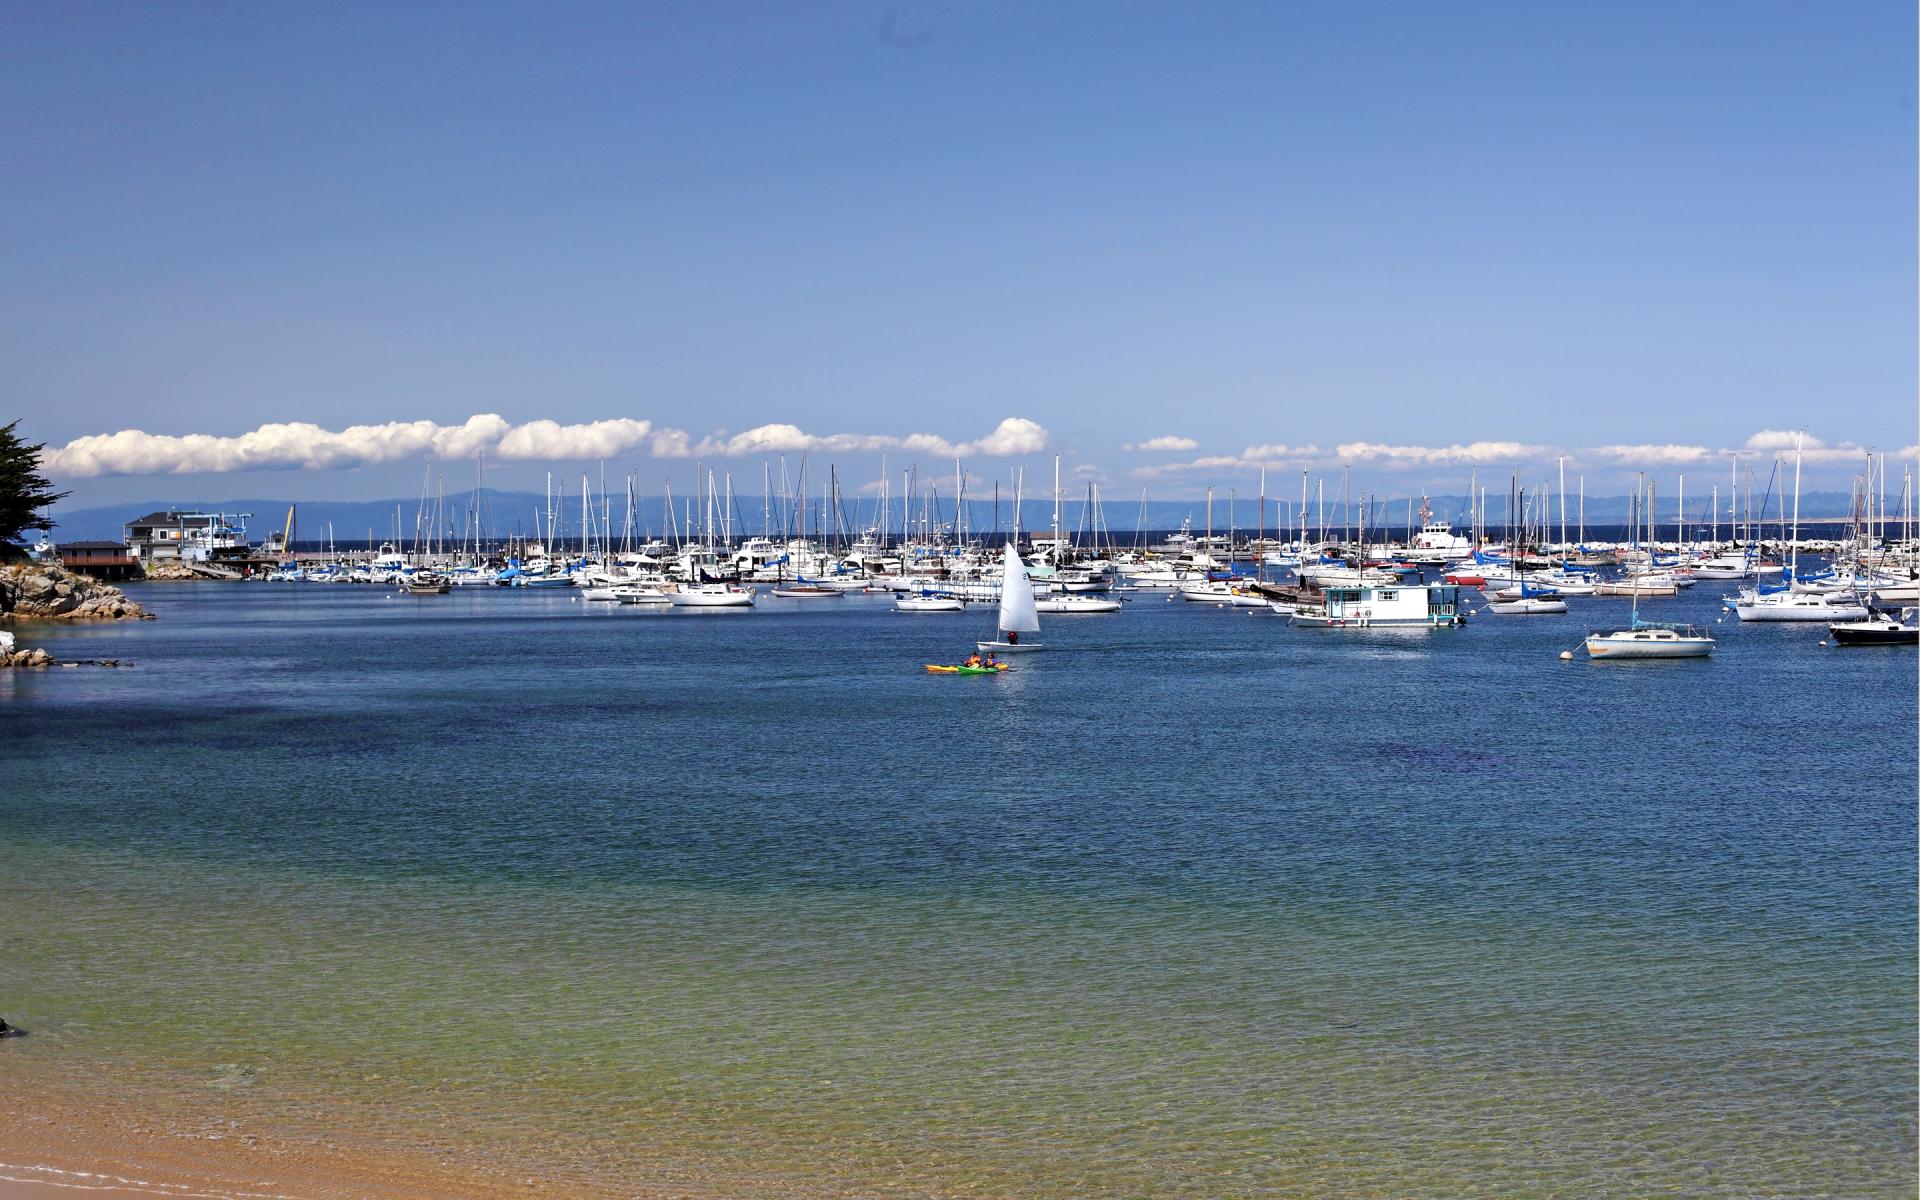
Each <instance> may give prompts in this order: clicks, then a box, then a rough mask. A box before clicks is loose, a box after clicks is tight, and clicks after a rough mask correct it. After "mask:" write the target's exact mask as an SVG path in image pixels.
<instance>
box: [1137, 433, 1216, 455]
mask: <svg viewBox="0 0 1920 1200" xmlns="http://www.w3.org/2000/svg"><path fill="white" fill-rule="evenodd" d="M1120 448H1121V449H1122V450H1126V451H1129V452H1136V453H1137V452H1145V453H1159V452H1164V451H1167V450H1198V449H1199V448H1200V443H1199V442H1196V441H1194V440H1193V439H1192V438H1190V437H1178V436H1175V435H1173V434H1168V435H1167V436H1166V437H1157V438H1148V439H1147V440H1146V441H1144V442H1128V443H1127V444H1126V445H1124V446H1122V447H1120Z"/></svg>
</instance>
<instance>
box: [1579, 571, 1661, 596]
mask: <svg viewBox="0 0 1920 1200" xmlns="http://www.w3.org/2000/svg"><path fill="white" fill-rule="evenodd" d="M1593 594H1594V595H1596V596H1632V597H1634V598H1635V599H1638V598H1640V597H1642V596H1677V595H1679V594H1680V584H1679V582H1678V581H1677V580H1675V579H1674V577H1673V575H1672V574H1670V573H1669V572H1666V571H1642V572H1641V573H1639V574H1637V575H1629V576H1627V577H1626V578H1624V579H1604V580H1601V581H1599V582H1597V583H1595V584H1594V585H1593Z"/></svg>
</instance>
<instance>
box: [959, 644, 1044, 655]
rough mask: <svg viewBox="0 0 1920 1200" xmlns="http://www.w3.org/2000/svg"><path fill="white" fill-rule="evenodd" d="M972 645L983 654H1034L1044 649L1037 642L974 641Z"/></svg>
mask: <svg viewBox="0 0 1920 1200" xmlns="http://www.w3.org/2000/svg"><path fill="white" fill-rule="evenodd" d="M974 645H975V646H977V647H979V649H980V652H981V653H983V654H985V653H993V654H1035V653H1038V652H1039V651H1041V650H1044V649H1046V647H1045V646H1042V645H1041V644H1040V643H1039V642H975V643H974Z"/></svg>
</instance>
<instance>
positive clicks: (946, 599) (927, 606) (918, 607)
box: [893, 593, 967, 613]
mask: <svg viewBox="0 0 1920 1200" xmlns="http://www.w3.org/2000/svg"><path fill="white" fill-rule="evenodd" d="M966 607H967V602H966V601H964V600H962V599H961V598H960V597H958V596H943V595H938V594H934V593H924V594H922V595H918V596H901V597H899V598H898V599H896V600H895V601H894V602H893V611H895V612H904V613H935V612H964V611H966Z"/></svg>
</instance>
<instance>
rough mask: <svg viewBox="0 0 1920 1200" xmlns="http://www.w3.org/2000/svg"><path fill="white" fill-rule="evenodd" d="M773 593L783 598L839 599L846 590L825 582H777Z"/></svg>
mask: <svg viewBox="0 0 1920 1200" xmlns="http://www.w3.org/2000/svg"><path fill="white" fill-rule="evenodd" d="M772 594H773V595H775V596H778V597H779V598H780V599H782V600H828V599H831V600H837V599H839V598H840V597H842V596H844V595H846V592H844V591H842V590H841V589H839V588H836V587H828V586H826V585H825V584H820V583H806V582H802V583H781V584H775V585H774V588H773V593H772Z"/></svg>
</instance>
